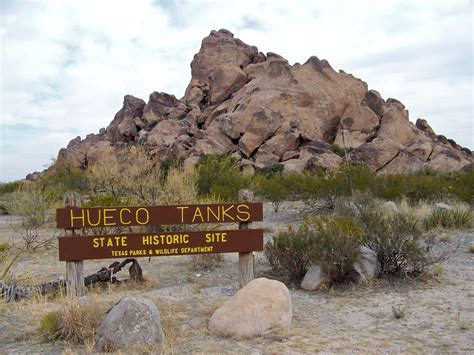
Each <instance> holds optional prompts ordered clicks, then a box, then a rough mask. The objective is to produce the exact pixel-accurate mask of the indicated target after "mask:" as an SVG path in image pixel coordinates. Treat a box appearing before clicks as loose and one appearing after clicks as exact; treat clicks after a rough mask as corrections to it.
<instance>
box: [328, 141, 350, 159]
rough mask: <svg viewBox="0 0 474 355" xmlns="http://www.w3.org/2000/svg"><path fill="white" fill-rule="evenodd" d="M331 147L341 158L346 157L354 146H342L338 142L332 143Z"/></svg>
mask: <svg viewBox="0 0 474 355" xmlns="http://www.w3.org/2000/svg"><path fill="white" fill-rule="evenodd" d="M331 148H332V151H333V152H334V154H336V155H338V156H340V157H341V158H343V157H345V156H346V155H347V153H349V152H350V151H351V150H352V148H349V149H345V148H341V147H339V146H338V145H337V144H331Z"/></svg>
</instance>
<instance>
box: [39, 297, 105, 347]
mask: <svg viewBox="0 0 474 355" xmlns="http://www.w3.org/2000/svg"><path fill="white" fill-rule="evenodd" d="M105 310H106V309H105V307H103V306H102V305H100V304H99V303H97V302H95V301H94V300H92V299H87V301H86V302H84V303H82V304H81V303H79V302H78V300H76V299H73V300H65V301H64V304H63V305H62V307H61V309H60V310H57V311H52V312H49V313H46V314H45V315H44V316H43V317H42V318H41V319H40V322H39V326H38V335H39V336H40V337H41V339H42V340H43V341H45V342H52V341H55V340H65V341H68V342H71V343H74V344H86V343H93V341H94V337H95V333H96V328H97V326H98V325H99V322H100V318H101V316H102V314H103V313H104V311H105Z"/></svg>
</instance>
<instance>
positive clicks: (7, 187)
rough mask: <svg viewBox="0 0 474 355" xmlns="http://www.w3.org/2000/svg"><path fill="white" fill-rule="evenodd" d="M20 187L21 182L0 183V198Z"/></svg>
mask: <svg viewBox="0 0 474 355" xmlns="http://www.w3.org/2000/svg"><path fill="white" fill-rule="evenodd" d="M21 185H22V182H21V181H12V182H2V183H0V196H3V195H5V194H9V193H12V192H14V191H16V190H18V189H19V188H20V187H21Z"/></svg>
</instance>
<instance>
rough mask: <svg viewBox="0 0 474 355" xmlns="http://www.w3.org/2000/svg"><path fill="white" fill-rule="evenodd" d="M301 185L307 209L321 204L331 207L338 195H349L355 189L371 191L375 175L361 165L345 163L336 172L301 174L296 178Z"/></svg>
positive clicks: (315, 208)
mask: <svg viewBox="0 0 474 355" xmlns="http://www.w3.org/2000/svg"><path fill="white" fill-rule="evenodd" d="M297 181H298V182H299V183H300V184H301V186H300V191H301V198H302V199H303V201H304V203H305V204H306V205H307V206H308V208H309V210H317V209H319V208H320V207H321V206H322V207H324V208H328V209H333V208H334V205H335V202H336V199H337V198H338V197H340V196H351V195H352V194H353V193H354V192H355V191H360V192H366V191H371V189H372V188H373V186H374V183H375V175H374V174H373V173H372V172H371V171H370V170H369V169H368V168H366V167H364V166H361V165H347V166H344V167H342V168H341V169H340V170H338V171H336V172H328V173H323V172H319V173H316V174H308V173H306V174H303V176H302V178H301V179H298V180H297Z"/></svg>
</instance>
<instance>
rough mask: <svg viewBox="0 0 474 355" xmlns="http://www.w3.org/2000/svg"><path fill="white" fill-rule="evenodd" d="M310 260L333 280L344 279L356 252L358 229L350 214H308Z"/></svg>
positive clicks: (358, 251) (360, 240)
mask: <svg viewBox="0 0 474 355" xmlns="http://www.w3.org/2000/svg"><path fill="white" fill-rule="evenodd" d="M305 224H306V225H307V226H308V227H309V229H310V230H311V231H312V232H313V233H312V243H311V260H312V262H313V263H314V264H316V265H319V266H320V267H321V269H322V270H323V271H324V272H325V273H326V274H327V275H328V276H329V277H330V279H331V280H332V281H334V282H339V281H343V280H345V279H347V277H348V275H349V273H350V271H351V270H352V266H353V264H354V262H356V261H357V259H358V258H359V255H360V247H361V245H362V239H361V236H362V231H361V229H360V227H359V226H358V225H357V224H356V222H355V220H354V219H352V218H347V217H346V218H341V217H327V216H326V217H316V216H311V215H310V216H308V217H307V218H306V220H305Z"/></svg>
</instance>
